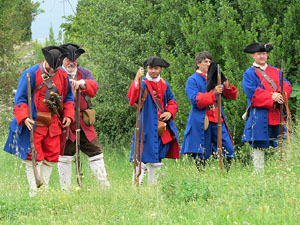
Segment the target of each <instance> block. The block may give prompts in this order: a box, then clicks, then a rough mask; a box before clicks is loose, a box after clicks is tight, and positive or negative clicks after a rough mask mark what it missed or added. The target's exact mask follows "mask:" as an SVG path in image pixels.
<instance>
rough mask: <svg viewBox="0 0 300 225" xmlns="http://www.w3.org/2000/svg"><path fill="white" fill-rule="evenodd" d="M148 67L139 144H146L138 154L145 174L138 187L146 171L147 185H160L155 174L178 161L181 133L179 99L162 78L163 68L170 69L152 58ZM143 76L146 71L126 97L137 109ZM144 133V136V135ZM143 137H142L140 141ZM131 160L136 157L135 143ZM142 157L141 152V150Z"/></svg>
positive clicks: (158, 59) (159, 59) (143, 85)
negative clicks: (163, 126)
mask: <svg viewBox="0 0 300 225" xmlns="http://www.w3.org/2000/svg"><path fill="white" fill-rule="evenodd" d="M144 66H145V67H147V71H148V72H147V74H146V77H145V78H144V79H143V81H142V92H143V93H142V95H144V93H145V91H147V92H148V93H147V95H146V98H145V101H144V103H143V107H142V109H141V114H140V135H139V140H140V142H141V141H143V146H144V147H143V151H142V153H141V154H139V160H140V162H141V163H142V173H141V175H140V177H139V183H140V184H141V183H142V181H143V177H144V175H145V172H146V170H148V185H153V184H156V183H157V178H158V174H157V173H156V172H157V171H158V170H159V169H160V168H161V167H162V166H163V163H162V159H164V158H177V159H178V158H179V145H178V133H177V129H176V126H175V123H174V119H175V116H176V113H177V107H178V105H177V103H176V99H175V97H174V95H173V93H172V91H171V88H170V85H169V84H168V83H167V82H166V81H165V80H164V79H162V78H161V76H160V73H161V71H162V68H163V67H164V68H166V67H168V66H169V63H167V62H166V61H165V60H163V59H162V58H159V57H156V56H154V57H150V58H149V59H147V60H146V61H145V62H144ZM143 76H144V68H143V67H141V68H140V69H139V70H138V72H137V74H136V76H135V79H134V80H133V81H132V83H131V86H130V88H129V90H128V93H127V98H128V101H129V104H130V105H132V106H133V105H134V104H135V103H136V102H137V101H138V98H139V88H140V86H139V85H140V84H139V82H138V81H139V79H140V78H141V77H143ZM158 120H161V121H163V122H165V123H166V126H167V127H166V128H167V129H165V131H164V133H162V134H159V133H158ZM142 130H143V135H141V132H142ZM141 137H143V138H142V139H143V140H141ZM135 138H136V137H135V136H134V137H133V140H134V141H133V145H132V151H131V156H130V160H132V157H133V154H134V142H135ZM139 153H140V149H139Z"/></svg>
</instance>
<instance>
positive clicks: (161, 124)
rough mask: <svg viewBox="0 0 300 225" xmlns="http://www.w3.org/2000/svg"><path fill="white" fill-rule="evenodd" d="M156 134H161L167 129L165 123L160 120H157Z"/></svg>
mask: <svg viewBox="0 0 300 225" xmlns="http://www.w3.org/2000/svg"><path fill="white" fill-rule="evenodd" d="M157 126H158V136H159V137H160V136H162V135H163V134H164V133H165V132H166V130H167V124H166V123H165V122H163V121H161V120H158V123H157Z"/></svg>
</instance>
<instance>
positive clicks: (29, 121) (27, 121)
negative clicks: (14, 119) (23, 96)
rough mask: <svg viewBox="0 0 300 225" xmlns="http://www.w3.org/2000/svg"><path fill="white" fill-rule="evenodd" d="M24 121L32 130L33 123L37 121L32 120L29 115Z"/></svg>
mask: <svg viewBox="0 0 300 225" xmlns="http://www.w3.org/2000/svg"><path fill="white" fill-rule="evenodd" d="M24 123H25V125H26V127H27V128H28V130H31V129H32V128H33V124H34V123H35V122H34V121H33V120H31V119H30V118H29V117H27V118H26V119H25V120H24Z"/></svg>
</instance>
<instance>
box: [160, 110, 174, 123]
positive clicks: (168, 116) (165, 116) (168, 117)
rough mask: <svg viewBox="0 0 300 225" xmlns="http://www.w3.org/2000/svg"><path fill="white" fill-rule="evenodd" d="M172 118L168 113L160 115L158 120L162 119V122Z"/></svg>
mask: <svg viewBox="0 0 300 225" xmlns="http://www.w3.org/2000/svg"><path fill="white" fill-rule="evenodd" d="M171 116H172V113H170V112H164V113H163V114H161V115H160V119H162V121H168V120H169V119H170V118H171Z"/></svg>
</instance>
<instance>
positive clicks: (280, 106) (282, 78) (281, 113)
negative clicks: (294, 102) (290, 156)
mask: <svg viewBox="0 0 300 225" xmlns="http://www.w3.org/2000/svg"><path fill="white" fill-rule="evenodd" d="M283 67H284V61H283V60H282V61H281V79H280V87H281V90H280V94H281V96H282V97H283V98H284V101H285V94H284V88H283V86H284V74H283V69H284V68H283ZM283 107H284V104H280V105H279V113H280V114H279V115H280V123H279V138H280V142H282V139H283V125H284V124H283Z"/></svg>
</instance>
